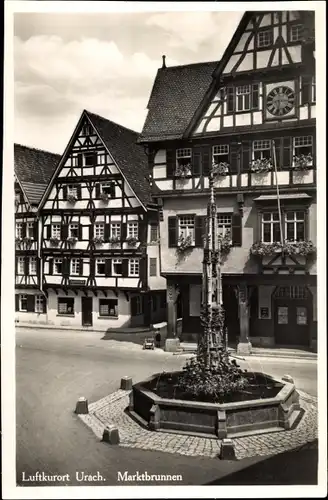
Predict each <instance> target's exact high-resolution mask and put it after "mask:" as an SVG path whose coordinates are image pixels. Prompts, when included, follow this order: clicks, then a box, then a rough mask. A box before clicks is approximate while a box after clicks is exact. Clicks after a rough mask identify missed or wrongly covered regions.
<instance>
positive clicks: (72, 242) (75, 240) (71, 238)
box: [66, 236, 77, 245]
mask: <svg viewBox="0 0 328 500" xmlns="http://www.w3.org/2000/svg"><path fill="white" fill-rule="evenodd" d="M66 241H67V243H68V244H70V245H75V243H76V242H77V238H75V237H73V236H70V237H69V238H67V240H66Z"/></svg>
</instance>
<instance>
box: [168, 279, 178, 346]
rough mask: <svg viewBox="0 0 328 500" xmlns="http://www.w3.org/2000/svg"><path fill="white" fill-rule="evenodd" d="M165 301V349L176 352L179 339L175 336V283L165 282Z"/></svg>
mask: <svg viewBox="0 0 328 500" xmlns="http://www.w3.org/2000/svg"><path fill="white" fill-rule="evenodd" d="M166 301H167V302H166V305H167V337H166V340H165V351H169V352H176V351H177V350H178V348H179V346H180V340H179V338H178V337H177V304H176V301H177V290H176V285H175V283H170V282H167V290H166Z"/></svg>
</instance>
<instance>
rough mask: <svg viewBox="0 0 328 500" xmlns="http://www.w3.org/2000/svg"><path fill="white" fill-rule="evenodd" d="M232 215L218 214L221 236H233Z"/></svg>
mask: <svg viewBox="0 0 328 500" xmlns="http://www.w3.org/2000/svg"><path fill="white" fill-rule="evenodd" d="M231 224H232V215H230V214H218V233H219V235H220V236H226V235H228V234H229V235H231Z"/></svg>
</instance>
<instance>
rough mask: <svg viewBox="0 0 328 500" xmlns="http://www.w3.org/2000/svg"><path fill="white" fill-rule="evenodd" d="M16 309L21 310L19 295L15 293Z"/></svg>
mask: <svg viewBox="0 0 328 500" xmlns="http://www.w3.org/2000/svg"><path fill="white" fill-rule="evenodd" d="M15 310H16V311H19V295H15Z"/></svg>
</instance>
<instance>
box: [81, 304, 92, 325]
mask: <svg viewBox="0 0 328 500" xmlns="http://www.w3.org/2000/svg"><path fill="white" fill-rule="evenodd" d="M81 300H82V326H92V297H82V299H81Z"/></svg>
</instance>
